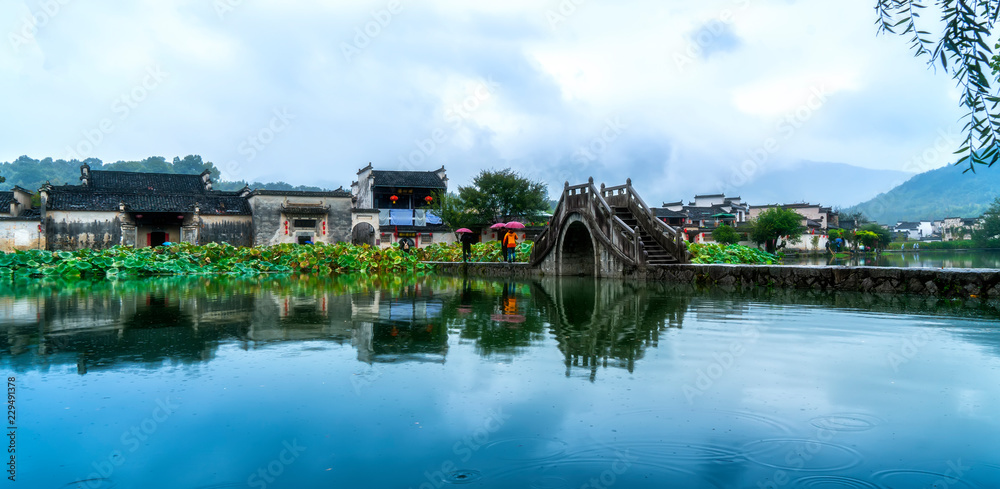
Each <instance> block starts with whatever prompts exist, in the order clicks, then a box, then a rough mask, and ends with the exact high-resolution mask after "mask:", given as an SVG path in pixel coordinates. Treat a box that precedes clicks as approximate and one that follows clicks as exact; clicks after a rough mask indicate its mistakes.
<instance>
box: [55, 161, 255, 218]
mask: <svg viewBox="0 0 1000 489" xmlns="http://www.w3.org/2000/svg"><path fill="white" fill-rule="evenodd" d="M90 176H91V180H90V182H89V185H87V186H83V185H63V186H58V187H52V188H51V190H50V191H49V197H48V200H47V201H46V208H47V209H50V210H67V211H118V210H119V209H118V205H119V204H125V210H126V211H130V212H194V208H195V207H196V206H197V207H198V208H199V210H200V212H201V214H207V215H250V204H249V203H248V202H247V199H246V198H245V197H241V196H240V195H239V192H222V191H216V190H206V189H205V187H204V185H203V184H202V180H201V176H200V175H174V174H166V173H138V172H119V171H91V172H90Z"/></svg>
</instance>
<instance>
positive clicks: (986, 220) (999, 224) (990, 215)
mask: <svg viewBox="0 0 1000 489" xmlns="http://www.w3.org/2000/svg"><path fill="white" fill-rule="evenodd" d="M982 220H983V223H982V226H980V228H979V229H976V230H975V231H973V232H972V240H973V241H974V242H975V243H976V246H982V247H990V248H994V247H1000V197H997V198H996V199H994V200H993V204H991V205H990V208H989V209H987V211H986V212H985V213H984V214H983V217H982Z"/></svg>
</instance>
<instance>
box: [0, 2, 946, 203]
mask: <svg viewBox="0 0 1000 489" xmlns="http://www.w3.org/2000/svg"><path fill="white" fill-rule="evenodd" d="M874 4H875V2H874V0H845V1H842V2H835V3H830V2H805V1H794V0H719V1H714V0H705V1H697V2H694V1H689V0H687V1H681V0H619V1H616V2H610V1H606V0H600V1H599V0H506V1H504V2H468V1H460V0H424V1H420V2H414V1H407V0H392V1H383V0H379V1H373V2H369V1H308V0H197V1H196V0H129V1H113V2H85V1H82V0H7V1H5V2H4V3H3V6H2V7H0V32H3V33H5V34H4V37H3V41H4V42H3V45H2V47H0V90H2V92H3V96H2V97H0V108H2V110H3V113H4V114H5V115H6V117H5V122H4V123H3V124H4V131H3V137H2V138H0V161H9V160H12V159H15V158H17V157H18V156H20V155H29V156H31V157H34V158H43V157H46V156H52V157H54V158H70V157H76V158H85V157H97V158H101V159H102V160H104V161H115V160H119V159H142V158H144V157H147V156H152V155H160V156H166V157H167V158H168V159H170V158H172V157H174V156H184V155H187V154H200V155H202V156H203V157H204V158H205V159H206V160H209V161H212V162H214V163H215V164H216V165H217V166H219V167H220V168H221V169H222V170H223V173H224V176H225V177H227V179H247V180H251V181H253V180H261V181H274V180H284V181H287V182H290V183H293V184H313V185H315V184H323V185H325V186H332V187H337V186H339V185H344V186H345V187H346V186H348V185H349V184H350V182H351V181H352V180H353V178H354V177H355V174H356V172H357V170H358V169H359V168H361V167H362V166H364V165H366V164H367V163H368V162H372V164H373V165H374V166H375V167H376V168H381V169H424V170H433V169H437V168H439V167H441V166H442V165H444V166H445V167H446V168H447V169H448V173H449V177H450V180H451V184H452V186H453V187H454V186H455V185H456V184H461V185H464V184H467V183H468V182H469V181H470V179H471V178H472V176H474V175H475V174H476V173H477V172H478V171H480V170H481V169H484V168H504V167H508V166H509V167H512V168H514V169H515V170H517V171H520V172H522V173H523V174H525V175H527V176H530V177H532V178H535V179H539V180H543V181H545V182H547V183H549V185H550V189H552V190H556V189H558V188H559V187H560V186H561V185H562V182H563V181H565V180H570V181H571V182H574V183H575V182H581V181H585V179H586V178H587V176H590V175H593V176H594V177H595V179H596V180H597V181H605V182H607V183H608V184H609V185H615V184H619V183H623V182H624V180H625V178H626V177H631V178H632V179H633V181H634V183H635V184H636V185H637V186H638V187H639V189H640V190H641V191H642V192H644V193H646V194H650V195H651V197H650V199H649V200H651V201H656V200H658V199H664V200H671V199H677V200H679V199H681V198H690V196H691V195H693V194H694V193H696V192H697V193H709V192H716V191H723V190H725V191H729V192H735V193H739V188H740V186H742V185H745V184H746V182H751V181H753V180H754V179H755V178H759V177H760V175H762V174H764V173H766V171H770V170H773V169H775V168H782V167H785V166H787V165H791V164H795V163H797V162H801V161H821V162H839V163H848V164H851V165H856V166H861V167H866V168H878V169H899V170H903V169H905V170H908V171H923V170H927V169H931V168H934V167H937V166H941V165H942V164H944V163H945V162H946V160H945V158H946V157H947V156H948V155H947V153H948V152H949V151H950V150H952V149H954V148H955V147H957V145H956V144H955V142H954V141H949V140H951V139H954V138H956V137H957V135H956V134H955V132H954V131H955V129H954V127H955V126H956V121H957V119H958V117H959V116H960V115H961V111H960V109H959V108H958V107H957V102H956V101H957V91H956V90H955V88H954V84H953V82H952V81H951V80H950V79H949V78H948V77H947V76H944V75H942V74H940V73H938V74H935V73H933V72H932V71H929V70H928V69H927V67H926V64H925V62H924V61H923V60H918V59H915V58H913V57H912V56H911V55H910V52H909V50H908V49H907V45H906V42H905V40H904V39H901V38H894V37H885V36H876V31H875V26H874V20H875V12H874V9H873V6H874ZM935 145H936V146H937V147H938V148H939V149H946V151H939V150H938V149H935ZM818 183H821V182H818Z"/></svg>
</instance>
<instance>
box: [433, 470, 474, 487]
mask: <svg viewBox="0 0 1000 489" xmlns="http://www.w3.org/2000/svg"><path fill="white" fill-rule="evenodd" d="M482 477H483V473H482V472H480V471H478V470H473V469H460V470H456V471H453V472H448V473H447V474H445V475H444V479H442V482H445V483H448V484H471V483H473V482H476V481H478V480H479V479H482Z"/></svg>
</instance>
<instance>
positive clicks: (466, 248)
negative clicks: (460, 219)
mask: <svg viewBox="0 0 1000 489" xmlns="http://www.w3.org/2000/svg"><path fill="white" fill-rule="evenodd" d="M455 232H456V233H458V234H461V235H462V237H461V238H460V240H461V241H462V261H463V262H468V261H469V259H470V258H472V243H473V242H474V241H475V239H476V237H475V236H473V235H472V230H471V229H468V228H461V229H459V230H458V231H455Z"/></svg>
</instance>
